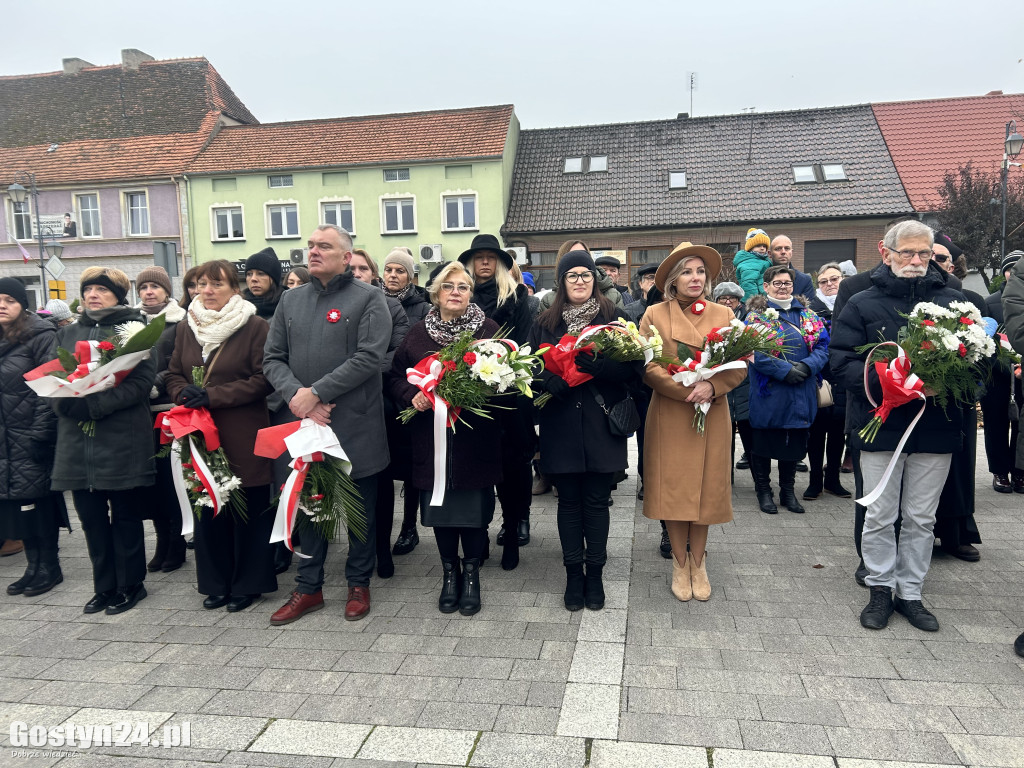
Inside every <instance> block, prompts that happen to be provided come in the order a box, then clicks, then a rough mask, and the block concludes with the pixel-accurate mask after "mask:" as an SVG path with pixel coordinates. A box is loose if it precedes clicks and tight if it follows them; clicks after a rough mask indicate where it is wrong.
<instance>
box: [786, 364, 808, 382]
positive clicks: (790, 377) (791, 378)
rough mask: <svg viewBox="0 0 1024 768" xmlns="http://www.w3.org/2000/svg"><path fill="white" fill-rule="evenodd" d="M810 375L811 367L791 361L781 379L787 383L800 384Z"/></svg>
mask: <svg viewBox="0 0 1024 768" xmlns="http://www.w3.org/2000/svg"><path fill="white" fill-rule="evenodd" d="M810 375H811V369H810V368H808V367H807V366H806V365H804V364H803V363H793V367H792V368H790V369H789V372H788V373H787V374H786V378H785V379H783V381H785V382H786V383H787V384H802V383H803V382H804V381H805V380H806V379H807V377H808V376H810Z"/></svg>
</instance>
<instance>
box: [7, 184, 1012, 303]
mask: <svg viewBox="0 0 1024 768" xmlns="http://www.w3.org/2000/svg"><path fill="white" fill-rule="evenodd" d="M24 183H27V184H28V188H26V187H25V186H24ZM7 194H9V195H10V196H11V200H13V201H14V202H15V203H17V204H18V205H22V204H23V203H24V202H25V201H26V200H27V199H28V196H29V195H31V196H32V213H33V215H34V217H35V220H36V239H37V240H38V241H39V280H40V283H39V289H40V292H41V295H42V300H43V306H46V300H47V299H48V298H49V297H50V291H49V289H48V287H47V286H48V284H49V281H48V280H47V279H46V254H49V255H50V256H52V257H57V256H60V255H61V253H63V252H64V245H63V243H61V242H60V241H59V240H56V239H55V238H56V235H55V234H54V232H53V230H51V229H50V228H49V227H43V224H42V221H41V220H40V219H39V188H38V187H37V186H36V176H35V174H34V173H29V172H28V171H19V172H18V173H16V174H15V175H14V183H13V184H11V185H10V186H9V187H7ZM1004 219H1005V216H1004ZM44 234H46V235H47V236H48V237H49V238H50V239H49V240H48V241H46V242H45V243H44V242H43V235H44ZM41 308H42V307H40V309H41Z"/></svg>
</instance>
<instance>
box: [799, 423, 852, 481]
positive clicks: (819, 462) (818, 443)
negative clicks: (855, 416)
mask: <svg viewBox="0 0 1024 768" xmlns="http://www.w3.org/2000/svg"><path fill="white" fill-rule="evenodd" d="M835 410H836V409H835V406H831V407H829V408H821V409H819V410H818V415H817V417H815V419H814V421H813V422H811V432H810V434H809V435H808V437H807V463H808V464H809V465H810V471H811V478H812V479H813V478H818V479H819V480H820V479H821V476H822V474H823V470H824V468H825V466H826V465H827V466H828V468H829V471H830V473H831V474H832V475H834V476H836V477H838V476H839V467H840V465H842V463H843V446H844V443H845V440H846V434H845V427H846V414H845V411H843V410H840V411H839V412H838V414H837V413H836V412H835Z"/></svg>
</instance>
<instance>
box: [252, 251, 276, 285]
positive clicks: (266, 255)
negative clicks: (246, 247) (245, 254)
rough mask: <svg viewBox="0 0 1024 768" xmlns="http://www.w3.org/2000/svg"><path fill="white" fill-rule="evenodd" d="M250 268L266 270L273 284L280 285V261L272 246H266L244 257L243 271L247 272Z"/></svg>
mask: <svg viewBox="0 0 1024 768" xmlns="http://www.w3.org/2000/svg"><path fill="white" fill-rule="evenodd" d="M250 269H258V270H259V271H260V272H266V273H267V275H269V276H270V279H271V280H272V281H273V282H274V285H277V286H280V285H281V262H280V261H278V260H277V253H276V252H275V251H274V249H273V248H270V247H269V246H268V247H266V248H264V249H263V250H262V251H260V252H259V253H254V254H253V255H252V256H250V257H249V258H248V259H246V260H245V271H246V272H248V271H249V270H250Z"/></svg>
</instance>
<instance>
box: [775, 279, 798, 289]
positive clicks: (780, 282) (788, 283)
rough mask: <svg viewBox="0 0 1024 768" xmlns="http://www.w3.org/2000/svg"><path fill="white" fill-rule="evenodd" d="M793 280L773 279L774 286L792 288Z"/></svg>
mask: <svg viewBox="0 0 1024 768" xmlns="http://www.w3.org/2000/svg"><path fill="white" fill-rule="evenodd" d="M792 287H793V282H792V281H791V280H785V281H783V280H772V288H792Z"/></svg>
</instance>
